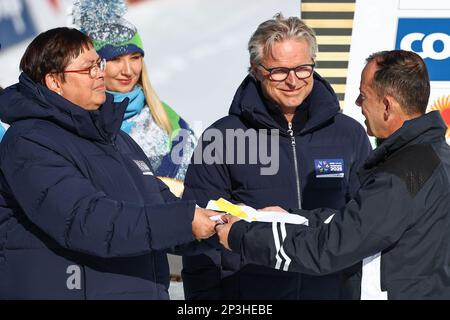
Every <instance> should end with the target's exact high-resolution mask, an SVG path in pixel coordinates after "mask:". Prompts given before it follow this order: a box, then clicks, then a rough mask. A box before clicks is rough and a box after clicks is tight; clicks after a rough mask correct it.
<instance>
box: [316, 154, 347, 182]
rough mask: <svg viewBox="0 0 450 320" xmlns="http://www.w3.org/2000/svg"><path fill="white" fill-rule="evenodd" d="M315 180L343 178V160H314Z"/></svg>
mask: <svg viewBox="0 0 450 320" xmlns="http://www.w3.org/2000/svg"><path fill="white" fill-rule="evenodd" d="M314 167H315V169H316V178H343V177H344V160H343V159H316V160H314Z"/></svg>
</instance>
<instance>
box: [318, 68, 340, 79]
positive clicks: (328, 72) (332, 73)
mask: <svg viewBox="0 0 450 320" xmlns="http://www.w3.org/2000/svg"><path fill="white" fill-rule="evenodd" d="M316 71H317V73H318V74H320V75H321V76H322V77H325V78H327V77H330V78H345V77H347V69H332V68H329V69H328V68H327V69H321V68H316Z"/></svg>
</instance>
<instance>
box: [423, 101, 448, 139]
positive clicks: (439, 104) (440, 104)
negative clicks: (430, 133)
mask: <svg viewBox="0 0 450 320" xmlns="http://www.w3.org/2000/svg"><path fill="white" fill-rule="evenodd" d="M434 110H438V111H439V112H440V113H441V116H442V118H443V119H444V122H445V124H446V125H447V127H448V128H447V132H446V134H445V138H446V139H447V141H449V139H450V94H449V95H447V96H442V97H439V98H438V99H436V100H434V101H433V103H432V104H431V105H430V106H429V107H428V110H427V111H434Z"/></svg>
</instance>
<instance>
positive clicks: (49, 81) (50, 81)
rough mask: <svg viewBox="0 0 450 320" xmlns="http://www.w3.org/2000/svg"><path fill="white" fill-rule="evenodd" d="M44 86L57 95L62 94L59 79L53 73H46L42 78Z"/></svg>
mask: <svg viewBox="0 0 450 320" xmlns="http://www.w3.org/2000/svg"><path fill="white" fill-rule="evenodd" d="M44 81H45V86H46V87H47V88H49V89H50V90H51V91H53V92H56V93H57V94H59V95H61V94H62V88H61V79H59V77H58V76H57V75H56V74H55V73H47V74H46V75H45V78H44Z"/></svg>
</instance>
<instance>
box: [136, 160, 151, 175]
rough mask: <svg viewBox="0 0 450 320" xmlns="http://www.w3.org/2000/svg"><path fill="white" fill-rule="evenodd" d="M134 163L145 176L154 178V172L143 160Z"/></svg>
mask: <svg viewBox="0 0 450 320" xmlns="http://www.w3.org/2000/svg"><path fill="white" fill-rule="evenodd" d="M133 161H134V163H135V164H136V165H137V166H138V168H139V169H140V170H141V171H142V174H143V175H144V176H152V175H153V172H152V170H150V168H149V167H148V165H147V164H146V163H145V162H144V161H142V160H133Z"/></svg>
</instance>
